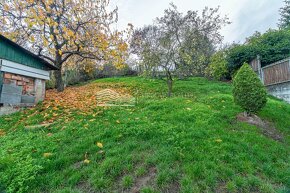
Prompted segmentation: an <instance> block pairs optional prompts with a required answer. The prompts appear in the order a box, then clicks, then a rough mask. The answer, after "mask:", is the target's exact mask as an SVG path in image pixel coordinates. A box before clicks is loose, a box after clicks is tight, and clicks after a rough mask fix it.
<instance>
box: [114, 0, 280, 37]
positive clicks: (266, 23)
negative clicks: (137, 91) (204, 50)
mask: <svg viewBox="0 0 290 193" xmlns="http://www.w3.org/2000/svg"><path fill="white" fill-rule="evenodd" d="M170 2H173V3H174V4H175V5H177V7H178V9H179V10H180V11H182V12H184V13H185V12H187V11H188V10H199V11H201V10H202V9H203V8H204V7H205V6H208V7H217V6H220V14H221V15H227V16H228V17H229V18H230V21H231V22H232V24H230V25H229V26H227V27H225V28H224V29H223V30H222V34H223V36H224V43H226V42H229V43H231V42H233V41H235V42H243V41H244V40H245V38H246V37H248V36H250V35H252V34H253V33H254V32H255V31H260V32H265V31H266V30H267V29H269V28H276V26H277V22H278V19H279V8H280V7H282V6H283V5H284V3H283V0H111V3H112V5H114V6H118V8H119V22H118V26H117V27H118V28H119V29H123V28H125V27H126V25H127V24H128V23H132V24H133V25H134V26H135V27H142V26H144V25H146V24H151V23H152V21H153V19H155V18H156V17H159V16H162V14H163V11H164V9H166V8H168V7H169V3H170Z"/></svg>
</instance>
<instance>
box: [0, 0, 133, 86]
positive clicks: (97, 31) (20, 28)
mask: <svg viewBox="0 0 290 193" xmlns="http://www.w3.org/2000/svg"><path fill="white" fill-rule="evenodd" d="M109 3H110V2H109V0H100V1H95V0H94V1H87V0H65V1H64V0H47V1H34V0H27V1H19V0H9V1H1V2H0V15H1V19H0V28H1V33H2V34H4V35H5V36H7V37H8V38H10V39H13V40H14V41H16V42H17V43H19V44H21V45H22V46H25V47H27V48H28V49H30V50H32V51H34V52H35V53H37V54H38V55H39V56H41V57H42V58H44V59H46V60H48V61H49V62H51V63H52V64H54V65H55V66H56V67H58V68H59V69H60V70H59V71H56V72H55V73H54V75H55V78H56V84H57V89H58V91H63V90H64V83H63V80H62V70H63V67H64V66H65V65H67V64H69V65H71V66H74V67H77V66H76V64H78V63H81V62H85V63H94V64H96V63H97V62H100V61H106V62H108V61H110V62H111V63H112V64H114V65H116V66H118V67H120V66H122V65H123V63H124V60H125V59H126V51H127V47H128V46H127V44H126V42H125V40H124V37H126V36H125V34H124V33H125V31H122V32H119V31H115V30H112V29H111V25H112V24H114V23H116V22H117V19H118V13H117V8H116V9H110V6H109ZM131 27H132V26H131ZM131 27H129V28H128V30H129V29H130V28H131ZM89 60H91V61H89ZM68 61H69V62H68Z"/></svg>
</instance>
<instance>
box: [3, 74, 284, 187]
mask: <svg viewBox="0 0 290 193" xmlns="http://www.w3.org/2000/svg"><path fill="white" fill-rule="evenodd" d="M120 82H122V85H124V88H125V89H128V90H130V91H131V92H136V91H137V90H138V92H139V93H142V94H143V95H146V97H140V98H138V100H139V104H138V105H137V106H136V107H131V108H125V107H114V108H110V109H104V108H96V112H98V113H97V116H95V115H94V114H92V113H87V114H86V113H83V114H80V113H74V114H73V116H74V119H71V120H70V121H69V122H68V123H66V122H65V120H64V119H65V117H63V118H59V119H57V120H55V122H54V123H53V125H51V126H49V127H48V128H38V129H25V126H26V125H34V124H39V123H41V122H43V121H45V119H46V118H45V117H44V116H43V113H42V112H43V111H47V109H45V110H44V109H43V107H42V106H41V105H39V106H38V107H37V108H36V109H31V110H26V111H25V112H20V113H17V114H15V115H11V116H7V117H1V118H0V129H2V133H3V131H5V132H6V135H4V136H2V137H0V147H1V149H0V182H1V181H2V186H4V187H6V188H7V187H10V188H12V189H11V190H13V188H14V187H17V186H19V182H21V183H23V187H26V186H29V192H121V191H123V190H124V191H125V190H127V191H132V190H133V189H132V188H139V187H138V186H141V185H142V184H145V186H146V187H143V188H142V192H178V191H180V192H226V191H229V192H254V191H255V192H286V191H287V190H289V187H290V182H289V174H290V172H289V133H290V105H288V104H286V103H284V102H281V101H278V100H275V99H270V100H269V102H268V104H267V106H266V108H264V109H263V111H262V112H261V113H260V116H261V117H262V118H264V119H267V120H270V121H272V122H273V123H274V124H275V126H276V127H277V128H278V129H279V130H280V131H281V132H282V133H283V134H284V136H285V142H283V143H281V142H277V141H274V140H272V139H270V138H268V137H265V136H264V135H263V134H261V132H260V129H259V128H256V127H254V126H250V125H248V124H246V123H240V122H237V121H235V116H236V115H237V114H238V113H239V112H241V109H240V108H239V107H237V106H236V105H234V103H233V98H232V95H231V85H229V84H226V83H219V82H210V81H207V80H205V79H202V78H194V79H191V80H189V81H177V82H176V83H175V85H174V93H175V94H176V93H179V96H175V97H173V98H170V99H164V98H163V99H162V98H159V96H156V95H157V94H158V93H162V92H164V93H165V92H166V90H165V84H164V82H162V81H157V80H145V79H141V78H122V79H103V80H98V81H96V82H94V83H91V84H102V87H108V88H110V87H111V86H112V85H113V84H114V83H120ZM104 83H105V84H104ZM104 85H105V86H104ZM106 85H107V86H106ZM180 93H183V94H180ZM36 111H37V113H35V112H36ZM55 111H57V113H58V114H61V113H62V109H61V108H59V109H57V110H55ZM52 112H53V110H50V111H49V113H52ZM48 133H52V136H47V134H48ZM287 136H288V137H287ZM96 142H101V143H103V145H104V147H103V149H102V151H104V152H103V153H102V152H100V150H101V149H100V148H99V147H98V146H97V145H96ZM47 152H49V153H52V155H51V156H50V157H49V158H45V157H43V153H47ZM86 152H87V157H85V156H84V155H85V154H86ZM85 158H87V159H89V160H90V163H89V164H84V163H83V160H84V159H85ZM39 166H40V167H39ZM36 171H38V172H36ZM31 176H35V179H33V178H32V179H30V178H29V177H31ZM23 179H26V180H24V181H23ZM12 183H15V184H16V185H14V186H13V184H12ZM9 184H10V186H9ZM17 184H18V185H17ZM0 189H1V188H0ZM0 192H1V190H0Z"/></svg>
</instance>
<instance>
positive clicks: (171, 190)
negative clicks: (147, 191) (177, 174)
mask: <svg viewBox="0 0 290 193" xmlns="http://www.w3.org/2000/svg"><path fill="white" fill-rule="evenodd" d="M162 192H164V193H176V192H180V184H179V183H178V182H176V181H175V182H172V183H171V184H170V185H169V186H168V187H166V188H165V189H163V190H162Z"/></svg>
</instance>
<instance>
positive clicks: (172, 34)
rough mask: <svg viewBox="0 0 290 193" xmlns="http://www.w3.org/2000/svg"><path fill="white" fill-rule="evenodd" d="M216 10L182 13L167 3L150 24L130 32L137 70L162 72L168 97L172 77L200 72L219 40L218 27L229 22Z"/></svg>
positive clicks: (198, 73)
mask: <svg viewBox="0 0 290 193" xmlns="http://www.w3.org/2000/svg"><path fill="white" fill-rule="evenodd" d="M218 11H219V8H216V9H210V8H207V7H206V8H205V9H204V10H203V11H202V13H201V15H199V14H198V12H197V11H188V12H187V13H186V14H185V15H184V14H182V13H181V12H179V11H178V10H177V7H176V6H175V5H174V4H170V7H169V8H168V9H166V10H165V11H164V15H163V16H162V17H159V18H157V19H156V21H155V22H154V24H153V25H150V26H146V27H143V28H141V29H137V30H135V32H134V33H133V37H132V41H131V50H132V52H133V53H135V54H137V56H138V57H139V60H140V61H142V62H141V63H140V64H141V65H142V67H141V69H142V70H143V71H144V72H148V71H149V72H150V74H151V75H155V74H156V73H159V74H160V73H162V72H164V73H165V76H166V80H167V85H168V95H169V96H170V95H171V92H172V85H173V77H174V76H176V75H178V76H179V77H184V76H192V75H204V71H205V68H206V66H207V65H208V63H209V58H210V56H211V55H212V54H213V53H214V50H215V48H216V47H217V45H218V44H220V43H221V41H222V39H223V37H222V36H221V35H220V29H221V28H222V26H224V25H226V24H228V23H229V22H228V18H227V17H221V16H220V15H219V14H218ZM147 74H148V73H147Z"/></svg>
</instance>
